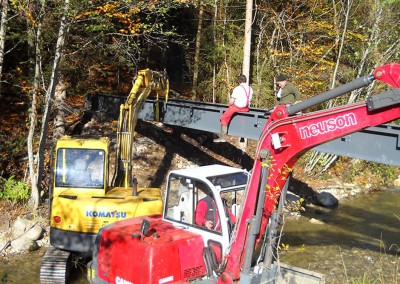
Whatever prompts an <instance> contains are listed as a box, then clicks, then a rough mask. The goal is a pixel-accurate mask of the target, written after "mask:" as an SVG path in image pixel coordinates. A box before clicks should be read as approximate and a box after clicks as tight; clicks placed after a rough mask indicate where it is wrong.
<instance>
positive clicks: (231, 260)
mask: <svg viewBox="0 0 400 284" xmlns="http://www.w3.org/2000/svg"><path fill="white" fill-rule="evenodd" d="M374 74H375V75H374V77H372V76H365V77H362V78H360V79H356V80H354V81H352V82H350V83H347V84H345V85H343V86H341V87H338V89H339V91H338V89H333V90H331V91H328V92H326V93H324V94H320V95H318V96H316V97H313V98H311V99H309V100H306V101H304V102H302V103H299V106H297V104H296V105H293V106H289V107H285V106H284V105H279V106H278V107H276V109H275V110H274V111H273V113H272V114H271V116H270V117H269V120H268V121H267V123H266V125H265V128H264V130H263V132H262V135H261V137H260V141H259V143H258V147H257V152H256V160H255V162H254V167H253V173H252V176H251V179H250V181H249V184H248V189H247V195H246V199H245V204H246V206H245V207H244V210H243V212H242V214H241V216H240V219H239V221H238V224H237V229H236V231H235V233H234V237H233V238H232V240H233V241H232V246H231V250H230V251H228V252H227V254H226V255H225V258H226V261H227V263H226V269H225V272H224V273H223V274H222V275H221V277H220V279H225V280H226V279H231V280H232V281H233V280H234V279H239V278H240V277H241V275H240V274H241V271H245V272H246V271H247V272H248V271H249V269H250V268H249V265H250V263H251V261H250V258H251V256H252V255H251V253H248V254H246V253H243V250H244V251H249V252H252V251H253V250H254V245H255V244H256V243H257V242H258V241H259V240H260V239H261V237H262V235H263V234H264V233H265V230H266V229H267V225H268V222H269V218H270V216H271V214H272V212H273V211H274V210H275V208H276V204H277V202H278V199H279V197H280V194H281V191H282V189H283V187H284V185H285V183H286V182H287V180H288V177H289V174H290V172H291V170H292V168H293V166H294V164H295V163H296V161H297V160H298V159H299V158H300V157H301V156H302V155H303V154H304V153H305V152H307V150H309V149H311V148H313V147H315V146H317V145H319V144H322V143H325V142H328V141H331V140H333V139H336V138H340V137H342V136H345V135H347V134H349V133H353V132H356V131H359V130H361V129H364V128H367V127H369V126H375V125H380V124H382V123H386V122H390V121H393V120H395V119H398V118H399V117H400V107H399V104H400V89H399V88H398V87H399V85H400V64H396V63H393V64H389V65H385V66H382V67H379V68H378V69H377V70H376V71H375V72H374ZM374 79H379V80H382V81H384V82H387V83H389V84H390V85H392V86H393V87H395V88H396V89H391V90H388V91H386V92H383V93H380V94H377V95H373V96H371V97H369V98H367V100H366V101H361V102H357V103H354V104H349V105H344V106H340V107H336V108H332V109H326V110H321V111H317V112H313V113H307V114H298V115H296V113H297V112H299V111H303V110H304V109H306V108H308V107H311V106H314V105H315V104H318V103H322V102H324V101H326V100H329V99H331V98H333V97H337V96H339V95H343V94H345V93H347V92H349V91H351V90H354V89H357V88H360V87H363V86H365V85H368V83H371V82H372V81H373V80H374ZM296 106H297V108H295V107H296ZM257 208H258V210H257ZM248 222H250V226H248ZM249 240H250V241H249ZM244 256H246V257H247V258H248V259H247V260H245V259H244ZM245 266H247V267H245ZM224 283H226V282H224Z"/></svg>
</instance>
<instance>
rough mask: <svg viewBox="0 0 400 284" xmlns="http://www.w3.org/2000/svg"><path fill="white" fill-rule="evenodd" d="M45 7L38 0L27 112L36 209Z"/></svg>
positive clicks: (30, 171) (30, 162) (29, 167)
mask: <svg viewBox="0 0 400 284" xmlns="http://www.w3.org/2000/svg"><path fill="white" fill-rule="evenodd" d="M45 7H46V0H41V1H40V9H39V15H38V18H37V19H36V23H37V25H36V29H35V28H33V32H34V34H35V74H34V78H33V91H32V99H31V107H30V112H29V122H30V123H29V132H28V139H27V147H28V169H29V178H30V180H31V206H32V207H33V208H34V209H36V208H37V206H38V204H39V196H40V193H39V187H38V182H37V181H38V179H37V174H36V171H35V161H34V155H33V152H34V149H33V144H34V143H33V141H34V134H35V128H36V121H37V108H38V97H39V96H40V81H41V80H40V78H41V76H42V72H41V64H42V57H41V48H40V45H41V39H42V21H43V17H44V15H45Z"/></svg>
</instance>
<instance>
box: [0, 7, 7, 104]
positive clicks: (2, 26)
mask: <svg viewBox="0 0 400 284" xmlns="http://www.w3.org/2000/svg"><path fill="white" fill-rule="evenodd" d="M7 10H8V0H1V20H0V98H1V75H2V74H3V62H4V44H5V41H6V31H7Z"/></svg>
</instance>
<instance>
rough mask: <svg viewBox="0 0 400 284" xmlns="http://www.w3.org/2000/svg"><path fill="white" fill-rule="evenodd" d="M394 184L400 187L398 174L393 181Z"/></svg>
mask: <svg viewBox="0 0 400 284" xmlns="http://www.w3.org/2000/svg"><path fill="white" fill-rule="evenodd" d="M393 184H394V186H396V187H400V176H399V177H398V178H397V179H396V180H395V181H394V182H393Z"/></svg>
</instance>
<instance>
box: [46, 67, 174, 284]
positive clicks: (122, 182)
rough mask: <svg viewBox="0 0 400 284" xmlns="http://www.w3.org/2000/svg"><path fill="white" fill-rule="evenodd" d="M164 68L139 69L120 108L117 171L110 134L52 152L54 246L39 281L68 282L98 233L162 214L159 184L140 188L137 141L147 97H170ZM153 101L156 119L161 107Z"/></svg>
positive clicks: (69, 140)
mask: <svg viewBox="0 0 400 284" xmlns="http://www.w3.org/2000/svg"><path fill="white" fill-rule="evenodd" d="M168 91H169V83H168V79H167V75H166V73H165V72H158V71H152V70H149V69H144V70H140V71H139V72H138V74H137V76H136V78H135V80H134V84H133V87H132V89H131V91H130V93H129V95H128V97H127V99H126V101H125V103H122V104H121V106H120V115H119V119H118V126H117V150H116V151H117V152H116V156H115V172H114V175H113V177H112V179H110V182H109V177H111V174H110V173H109V167H110V165H111V163H110V151H109V148H110V147H109V142H110V141H109V138H108V137H88V136H81V137H72V136H65V137H62V138H61V139H59V140H58V141H57V143H56V147H55V151H54V153H53V156H54V157H55V158H54V161H53V165H52V169H53V170H52V177H51V178H52V181H51V184H52V188H51V190H50V198H49V200H50V210H51V211H50V245H51V246H50V247H48V248H47V250H46V253H45V255H44V257H43V260H42V264H41V268H40V282H41V283H66V281H67V279H68V276H69V272H70V270H71V268H72V264H73V263H74V260H77V259H80V258H81V259H84V258H86V257H90V256H91V254H92V250H93V247H94V240H95V237H96V234H97V232H98V231H99V229H100V228H102V227H103V226H104V225H107V224H110V223H113V222H115V221H118V220H123V219H125V218H131V217H135V216H144V215H152V214H161V213H162V196H161V190H160V189H159V188H138V185H137V180H136V178H135V176H134V172H133V165H132V163H133V153H132V149H133V147H134V146H133V142H134V134H135V127H136V123H137V119H138V113H139V111H140V109H141V108H142V107H143V105H144V102H145V100H146V98H148V97H149V96H150V95H155V97H156V102H158V100H159V99H160V100H164V101H165V102H166V101H167V100H168ZM159 105H160V104H158V103H156V104H155V108H156V109H155V111H154V113H155V116H156V117H155V118H154V120H155V121H157V120H159V114H160V110H159V109H158V108H159Z"/></svg>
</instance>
